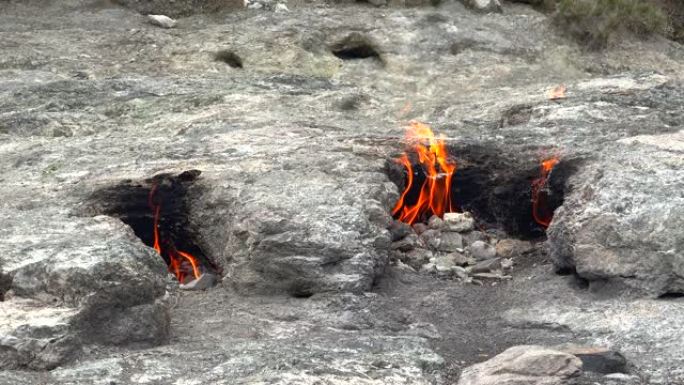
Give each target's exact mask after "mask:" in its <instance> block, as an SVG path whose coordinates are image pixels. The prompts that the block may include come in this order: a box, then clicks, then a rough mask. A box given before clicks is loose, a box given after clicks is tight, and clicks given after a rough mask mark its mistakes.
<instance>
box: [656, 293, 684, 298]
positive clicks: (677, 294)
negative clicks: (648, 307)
mask: <svg viewBox="0 0 684 385" xmlns="http://www.w3.org/2000/svg"><path fill="white" fill-rule="evenodd" d="M682 297H684V293H679V292H669V293H665V294H661V295H660V296H659V297H658V298H660V299H679V298H682Z"/></svg>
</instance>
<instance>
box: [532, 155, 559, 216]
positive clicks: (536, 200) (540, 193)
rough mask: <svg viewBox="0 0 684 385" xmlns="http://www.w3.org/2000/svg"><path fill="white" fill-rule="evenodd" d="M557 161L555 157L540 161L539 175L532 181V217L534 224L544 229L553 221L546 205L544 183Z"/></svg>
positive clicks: (551, 213)
mask: <svg viewBox="0 0 684 385" xmlns="http://www.w3.org/2000/svg"><path fill="white" fill-rule="evenodd" d="M559 161H560V159H559V158H558V157H557V156H554V157H552V158H549V159H546V160H544V161H542V163H541V166H540V175H539V177H538V178H536V179H534V180H533V181H532V217H533V218H534V221H535V222H537V223H539V224H540V225H541V226H543V227H544V228H547V227H549V225H550V224H551V220H552V219H553V212H551V211H549V209H548V207H547V205H546V200H547V198H548V194H547V192H546V191H545V187H546V182H547V180H548V179H549V174H550V173H551V171H552V170H553V168H554V167H555V166H556V165H557V164H558V162H559Z"/></svg>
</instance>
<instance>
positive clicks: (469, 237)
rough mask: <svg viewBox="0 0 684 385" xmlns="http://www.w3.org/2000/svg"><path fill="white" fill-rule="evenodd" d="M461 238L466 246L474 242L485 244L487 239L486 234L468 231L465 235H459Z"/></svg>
mask: <svg viewBox="0 0 684 385" xmlns="http://www.w3.org/2000/svg"><path fill="white" fill-rule="evenodd" d="M461 235H462V236H463V241H464V242H465V244H466V245H472V244H473V243H474V242H476V241H484V242H487V240H488V239H489V237H488V236H487V234H485V233H483V232H481V231H477V230H475V231H469V232H467V233H464V234H461Z"/></svg>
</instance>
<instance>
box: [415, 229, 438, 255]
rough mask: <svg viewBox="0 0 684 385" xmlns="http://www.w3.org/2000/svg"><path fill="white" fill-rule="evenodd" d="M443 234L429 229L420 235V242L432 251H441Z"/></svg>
mask: <svg viewBox="0 0 684 385" xmlns="http://www.w3.org/2000/svg"><path fill="white" fill-rule="evenodd" d="M441 235H442V233H441V232H440V231H439V230H434V229H429V230H426V231H424V232H423V233H422V234H420V240H421V241H422V242H423V244H425V245H426V246H427V247H428V248H429V249H430V250H433V251H435V250H439V248H440V245H441V243H442V239H441Z"/></svg>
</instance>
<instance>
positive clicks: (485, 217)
mask: <svg viewBox="0 0 684 385" xmlns="http://www.w3.org/2000/svg"><path fill="white" fill-rule="evenodd" d="M447 149H448V154H449V159H451V160H453V162H455V171H454V172H453V176H452V177H451V183H450V185H449V186H450V188H449V196H448V198H445V199H447V205H451V206H452V209H446V210H445V211H447V212H448V211H468V212H470V213H472V215H473V216H474V218H475V220H476V222H477V224H478V226H479V227H480V228H483V229H488V228H497V229H500V230H503V231H505V232H507V233H508V234H510V235H513V236H516V237H520V238H524V239H534V238H539V237H542V236H544V235H545V229H546V225H548V221H550V220H551V218H552V216H553V211H554V210H555V209H556V208H558V207H559V206H560V205H561V204H562V203H563V196H564V193H565V181H566V180H567V178H568V176H569V175H570V174H571V173H572V172H573V170H574V165H575V163H576V162H575V161H571V160H568V159H560V160H559V161H557V163H555V164H553V167H552V169H551V170H549V172H548V173H547V175H546V176H545V178H542V176H543V174H544V173H543V171H542V165H541V163H542V162H541V161H540V159H539V156H538V155H536V154H539V153H542V152H543V151H542V150H541V149H523V150H519V151H511V150H506V149H504V148H501V147H499V146H496V145H488V144H454V145H449V146H448V147H447ZM547 152H548V151H547ZM409 159H410V160H411V162H412V163H414V162H415V158H412V157H411V156H409ZM412 169H413V175H412V178H413V180H412V184H413V185H414V186H417V187H416V188H412V189H410V190H408V191H407V193H406V196H405V197H404V201H405V203H406V204H408V205H409V206H410V205H412V204H414V203H415V202H417V201H418V200H419V199H420V198H419V196H420V191H421V186H423V185H424V182H425V181H426V179H427V177H426V171H425V168H424V167H421V166H420V165H417V164H415V163H414V164H413V166H412ZM436 169H437V175H438V177H437V178H438V179H439V178H443V176H442V175H443V174H442V173H440V166H439V165H437V167H436ZM389 175H390V178H391V179H392V180H393V181H394V182H395V183H396V184H397V186H399V188H400V191H404V190H405V187H406V185H407V181H408V173H407V169H406V167H405V165H403V164H401V163H399V162H397V161H394V160H393V161H390V163H389ZM535 183H536V184H537V189H536V194H534V193H535ZM535 199H536V201H537V204H535ZM433 214H434V213H433V212H432V211H430V210H428V211H427V212H426V213H424V214H423V215H421V216H420V217H419V218H416V221H417V222H424V223H427V220H428V219H429V217H430V216H432V215H433ZM395 218H396V215H395Z"/></svg>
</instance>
